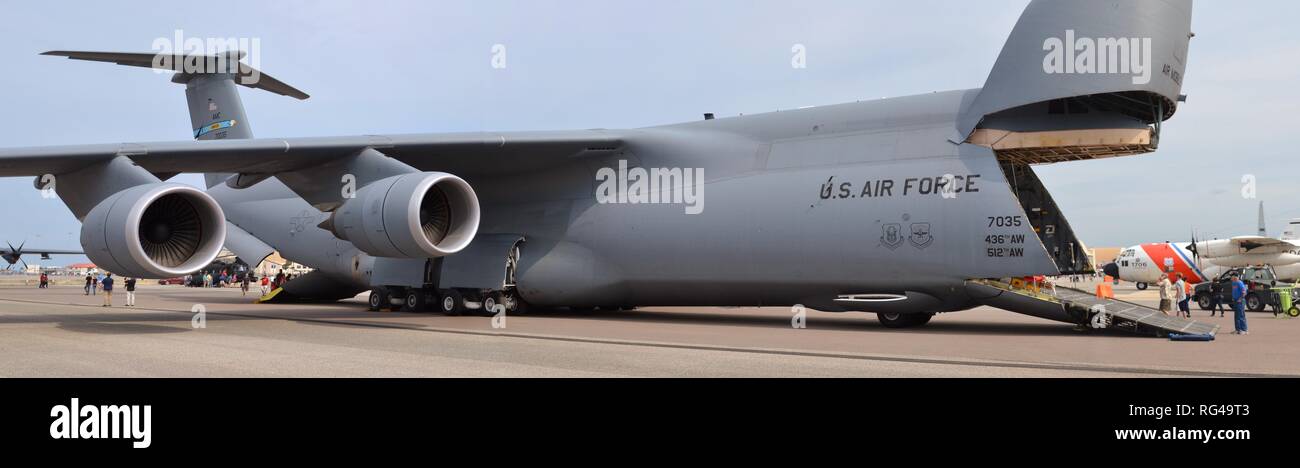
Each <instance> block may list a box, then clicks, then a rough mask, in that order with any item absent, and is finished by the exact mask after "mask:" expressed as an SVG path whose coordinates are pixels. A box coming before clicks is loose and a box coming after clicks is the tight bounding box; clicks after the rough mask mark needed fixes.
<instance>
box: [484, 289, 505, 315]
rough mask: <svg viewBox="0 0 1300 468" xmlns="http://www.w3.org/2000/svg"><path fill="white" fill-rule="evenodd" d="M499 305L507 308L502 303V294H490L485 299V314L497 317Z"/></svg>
mask: <svg viewBox="0 0 1300 468" xmlns="http://www.w3.org/2000/svg"><path fill="white" fill-rule="evenodd" d="M498 305H499V306H502V307H505V303H504V302H502V301H501V293H497V292H491V293H488V295H487V296H486V297H484V298H483V313H484V314H487V315H496V314H497V306H498ZM507 312H508V311H507Z"/></svg>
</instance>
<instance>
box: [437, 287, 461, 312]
mask: <svg viewBox="0 0 1300 468" xmlns="http://www.w3.org/2000/svg"><path fill="white" fill-rule="evenodd" d="M438 309H439V310H441V311H442V313H444V314H447V315H450V316H453V317H454V316H457V315H464V314H465V296H462V295H461V294H460V291H457V290H455V289H448V290H445V291H442V294H441V295H440V296H439V297H438Z"/></svg>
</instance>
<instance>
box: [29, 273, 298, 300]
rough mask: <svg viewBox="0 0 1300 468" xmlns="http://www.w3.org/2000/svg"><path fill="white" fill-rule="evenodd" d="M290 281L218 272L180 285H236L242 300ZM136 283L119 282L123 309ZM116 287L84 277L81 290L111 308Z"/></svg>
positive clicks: (44, 281)
mask: <svg viewBox="0 0 1300 468" xmlns="http://www.w3.org/2000/svg"><path fill="white" fill-rule="evenodd" d="M293 278H294V275H292V274H285V273H284V272H280V273H278V274H276V275H275V276H274V277H267V276H262V277H260V278H258V277H256V276H255V275H253V274H252V273H251V272H248V273H243V274H239V275H233V274H230V273H229V272H224V271H223V272H218V273H217V275H216V276H213V275H212V273H211V272H206V273H196V274H194V275H189V276H186V277H185V278H184V281H185V284H186V285H190V286H195V287H206V288H224V287H228V286H230V285H232V284H238V285H239V289H240V291H241V293H242V294H243V295H245V296H246V295H248V293H249V291H250V290H251V289H252V285H253V284H258V285H259V286H260V288H261V293H262V294H261V295H263V296H265V295H266V294H267V293H269V292H271V290H274V289H275V288H279V287H280V286H282V285H284V284H285V283H287V282H289V281H290V280H292V279H293ZM137 281H139V280H138V279H136V278H126V279H125V280H123V281H122V284H121V287H122V288H124V289H125V290H126V307H135V287H136V282H137ZM116 285H117V280H116V279H114V278H113V274H112V273H87V274H86V278H85V283H84V286H83V287H82V289H83V290H84V291H85V295H87V296H99V295H102V296H104V304H103V307H112V306H113V291H114V288H115V286H116ZM49 287H50V278H49V276H48V275H47V274H45V273H41V277H40V285H39V286H38V288H40V289H48V288H49Z"/></svg>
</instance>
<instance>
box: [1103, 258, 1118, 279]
mask: <svg viewBox="0 0 1300 468" xmlns="http://www.w3.org/2000/svg"><path fill="white" fill-rule="evenodd" d="M1101 272H1102V273H1105V274H1106V276H1109V277H1111V278H1119V264H1117V263H1114V262H1111V263H1107V264H1106V265H1105V266H1103V267H1101Z"/></svg>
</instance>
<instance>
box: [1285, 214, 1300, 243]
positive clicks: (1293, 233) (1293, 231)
mask: <svg viewBox="0 0 1300 468" xmlns="http://www.w3.org/2000/svg"><path fill="white" fill-rule="evenodd" d="M1282 240H1285V241H1300V219H1293V220H1291V224H1288V225H1287V226H1286V231H1283V232H1282Z"/></svg>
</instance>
